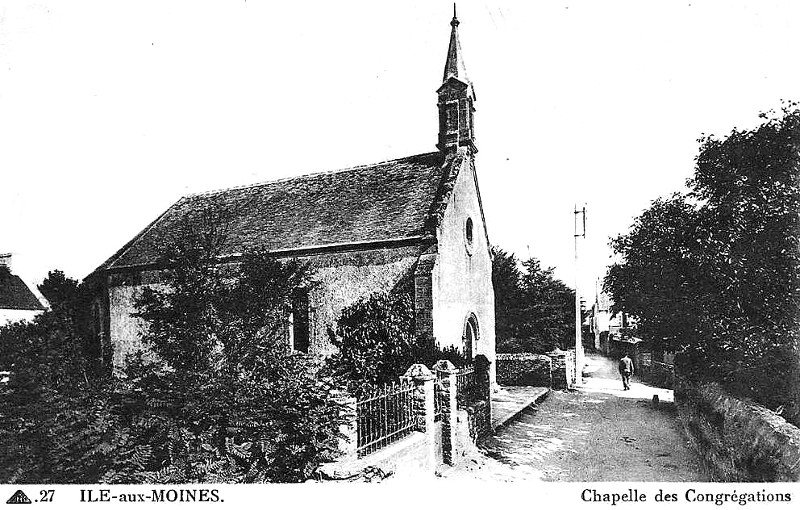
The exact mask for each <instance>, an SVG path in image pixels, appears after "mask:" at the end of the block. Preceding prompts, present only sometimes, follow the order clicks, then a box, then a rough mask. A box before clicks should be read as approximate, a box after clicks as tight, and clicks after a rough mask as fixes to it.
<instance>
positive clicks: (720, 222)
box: [605, 103, 800, 423]
mask: <svg viewBox="0 0 800 510" xmlns="http://www.w3.org/2000/svg"><path fill="white" fill-rule="evenodd" d="M761 117H762V119H764V122H763V123H762V124H761V125H760V126H758V127H757V128H755V129H753V130H737V129H734V130H733V131H732V132H731V133H730V134H729V135H728V136H727V137H725V138H723V139H717V138H715V137H712V136H707V137H703V138H701V139H700V140H699V142H700V152H699V155H698V156H697V159H696V168H695V174H694V177H693V178H692V179H690V180H689V181H688V185H689V188H690V192H689V193H688V194H686V195H673V196H672V197H671V198H668V199H660V200H657V201H655V202H654V203H653V204H652V206H651V207H650V209H648V210H647V211H645V213H643V214H642V215H641V216H640V217H639V218H638V219H637V220H636V222H635V223H634V226H633V228H632V229H631V231H630V232H629V233H628V234H625V235H622V236H620V237H618V238H617V239H615V240H614V241H613V243H612V246H613V247H614V249H615V251H616V252H617V253H618V254H619V255H621V257H622V262H620V263H619V264H616V265H614V266H612V267H611V268H610V270H609V273H608V275H607V276H606V279H605V288H606V289H607V290H608V291H609V292H610V293H611V295H612V296H613V298H614V301H615V305H616V307H617V308H619V309H625V310H626V311H628V312H631V313H633V314H635V315H636V316H637V317H638V318H639V321H640V322H639V333H640V334H641V335H643V336H645V337H647V338H648V339H649V340H651V341H653V342H655V343H656V344H660V345H661V346H663V348H664V349H665V350H676V351H679V352H680V353H681V358H680V361H681V364H682V366H683V369H684V371H685V372H686V373H687V374H688V375H689V376H690V377H694V378H697V379H700V380H715V381H718V382H721V383H723V384H724V385H725V386H726V387H727V388H728V389H729V390H731V391H733V392H735V393H737V394H740V395H744V396H748V397H752V398H754V399H756V400H758V401H760V402H762V403H764V404H765V405H767V406H768V407H771V408H774V409H780V410H783V412H784V414H785V415H786V416H787V418H789V419H792V420H794V421H795V422H796V423H798V422H800V401H798V394H800V373H799V371H800V368H798V366H800V363H798V336H800V249H799V247H800V245H798V233H800V217H799V216H798V211H800V158H798V147H800V111H799V110H797V108H796V106H795V105H794V104H791V103H790V104H787V105H786V106H785V108H784V110H783V111H782V112H781V113H780V114H776V113H774V112H770V113H769V114H762V116H761Z"/></svg>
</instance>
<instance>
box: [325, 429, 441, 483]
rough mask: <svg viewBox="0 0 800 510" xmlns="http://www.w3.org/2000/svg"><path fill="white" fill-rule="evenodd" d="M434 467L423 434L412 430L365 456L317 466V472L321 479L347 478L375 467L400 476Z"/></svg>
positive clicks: (385, 473)
mask: <svg viewBox="0 0 800 510" xmlns="http://www.w3.org/2000/svg"><path fill="white" fill-rule="evenodd" d="M439 428H440V429H441V427H439ZM435 467H436V466H435V465H433V464H432V463H431V459H430V456H429V454H428V445H427V441H426V438H425V434H424V433H422V432H414V433H412V434H411V435H410V436H408V437H406V438H403V439H401V440H400V441H398V442H396V443H394V444H391V445H389V446H387V447H386V448H383V449H380V450H378V451H376V452H375V453H372V454H370V455H367V456H366V457H361V458H353V459H347V460H344V461H340V462H335V463H330V464H326V465H323V466H320V468H319V469H318V473H319V475H321V478H322V479H324V480H349V479H356V478H358V477H359V476H361V475H362V474H363V473H364V472H365V471H366V470H368V469H378V470H380V471H381V472H382V473H383V474H384V475H389V476H392V477H394V478H403V477H409V476H416V475H418V474H419V473H428V472H433V470H434V468H435Z"/></svg>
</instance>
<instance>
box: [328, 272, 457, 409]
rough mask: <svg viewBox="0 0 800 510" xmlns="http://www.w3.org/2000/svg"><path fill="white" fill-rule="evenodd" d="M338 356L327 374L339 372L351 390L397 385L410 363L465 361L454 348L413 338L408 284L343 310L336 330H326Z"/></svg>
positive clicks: (412, 316)
mask: <svg viewBox="0 0 800 510" xmlns="http://www.w3.org/2000/svg"><path fill="white" fill-rule="evenodd" d="M329 335H330V338H331V342H332V344H333V345H334V346H336V347H337V348H338V352H337V353H336V354H334V355H333V356H331V357H330V358H329V359H328V362H327V367H328V370H330V371H332V372H333V373H337V374H339V375H340V376H341V377H342V378H343V379H344V380H345V381H347V383H348V388H349V390H350V391H351V392H353V393H356V394H359V393H361V392H362V391H365V390H368V389H369V388H372V387H374V386H375V385H381V384H389V383H393V382H397V379H398V377H399V376H401V375H403V374H404V373H405V372H406V370H408V367H410V366H411V365H413V364H414V363H422V364H425V365H427V366H429V367H430V366H432V365H433V364H434V363H435V362H436V361H438V360H440V359H446V360H448V361H451V362H452V363H453V364H455V365H456V366H463V365H464V364H465V363H467V360H465V359H464V356H463V353H461V352H460V351H459V350H458V349H457V348H454V347H449V348H444V349H442V348H439V347H437V346H436V345H435V340H434V339H433V338H431V337H425V338H418V337H417V336H416V334H415V322H414V301H413V298H412V295H411V291H410V286H409V284H408V282H401V283H400V284H399V285H398V286H397V288H396V289H394V290H393V291H391V292H388V293H386V292H379V293H376V294H373V295H372V296H369V297H368V298H364V299H361V300H359V301H358V302H356V303H354V304H353V305H351V306H349V307H347V308H345V309H344V310H343V311H342V315H341V318H340V319H339V322H338V325H337V328H336V332H333V331H330V332H329Z"/></svg>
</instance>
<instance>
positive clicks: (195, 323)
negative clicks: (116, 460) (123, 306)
mask: <svg viewBox="0 0 800 510" xmlns="http://www.w3.org/2000/svg"><path fill="white" fill-rule="evenodd" d="M207 241H208V239H204V238H199V239H198V238H194V239H193V240H191V241H190V242H185V243H182V244H180V245H176V246H175V248H174V249H173V250H172V251H170V252H169V269H168V270H167V272H166V275H167V280H166V281H167V283H168V286H166V287H165V288H150V289H148V290H145V291H144V292H143V293H142V296H141V298H140V300H139V303H138V304H139V306H140V312H139V317H141V318H142V319H144V320H145V321H146V322H147V325H148V327H147V331H146V333H145V334H144V337H143V340H144V342H145V343H146V344H147V345H149V346H150V348H151V351H152V353H154V354H155V355H157V358H158V360H157V361H151V360H148V359H147V356H146V354H144V353H143V354H140V355H139V356H138V357H137V358H136V359H134V360H132V363H130V364H129V367H128V370H127V376H128V379H129V381H130V392H131V394H134V395H141V397H138V398H137V405H138V406H139V407H140V408H141V409H142V411H141V420H142V421H140V423H139V424H138V425H136V424H134V426H138V427H144V431H145V432H146V434H144V435H143V436H141V437H140V438H139V439H140V442H139V443H138V444H137V445H136V447H137V448H140V449H141V451H143V452H147V453H148V455H146V456H144V457H143V459H144V461H145V462H144V467H145V469H143V470H140V471H138V472H134V473H130V472H120V473H119V474H118V475H117V477H115V478H113V480H114V481H135V480H137V479H142V477H144V479H148V480H159V479H161V480H164V479H166V480H169V481H181V482H203V481H251V482H252V481H301V480H304V479H307V478H308V477H309V476H310V475H311V473H312V471H313V469H314V468H315V467H316V466H317V465H318V463H319V462H321V461H324V460H325V459H329V458H331V457H332V456H333V454H334V453H335V452H336V446H337V441H336V439H337V434H338V425H339V423H340V421H341V418H340V408H339V406H338V405H336V404H335V403H334V402H333V401H332V400H331V399H330V398H329V397H330V395H329V392H330V390H331V389H333V388H335V387H336V386H337V383H336V381H334V380H331V379H328V378H324V377H318V369H319V368H320V367H319V364H318V362H316V361H315V360H314V359H313V358H312V357H309V356H306V355H303V354H300V353H291V352H289V349H288V344H287V337H286V333H285V332H286V326H287V322H286V318H287V317H288V310H289V305H290V299H291V296H292V294H293V293H294V292H295V291H297V290H298V289H299V288H300V287H303V286H306V285H309V284H310V282H309V281H308V277H307V271H306V269H305V267H304V266H302V265H300V264H298V263H297V262H286V263H283V262H280V261H277V260H275V259H273V258H271V257H270V256H269V255H267V254H266V253H263V252H258V251H254V252H250V253H247V254H245V255H244V256H243V257H242V260H241V263H237V264H214V263H212V262H214V261H216V260H217V259H218V255H219V253H218V251H216V248H215V247H216V246H221V243H216V242H215V243H212V244H209V243H208V242H207ZM148 445H149V446H150V450H145V449H144V448H145V447H147V446H148Z"/></svg>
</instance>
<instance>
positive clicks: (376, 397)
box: [356, 383, 417, 457]
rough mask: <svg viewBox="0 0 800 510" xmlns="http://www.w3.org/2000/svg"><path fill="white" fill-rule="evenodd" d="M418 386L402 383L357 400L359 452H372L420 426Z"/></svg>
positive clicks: (360, 454) (365, 453)
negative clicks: (416, 411) (415, 394)
mask: <svg viewBox="0 0 800 510" xmlns="http://www.w3.org/2000/svg"><path fill="white" fill-rule="evenodd" d="M413 392H414V385H413V384H412V383H399V384H394V385H390V386H384V387H382V388H376V389H375V390H374V391H373V392H371V393H368V394H367V395H365V396H362V397H361V398H360V399H359V400H358V401H357V402H356V420H357V428H356V434H357V437H358V440H357V447H356V449H357V452H358V456H359V457H363V456H364V455H368V454H370V453H372V452H374V451H376V450H379V449H381V448H383V447H384V446H387V445H389V444H391V443H393V442H395V441H399V440H400V439H402V438H404V437H406V436H408V435H409V434H411V432H413V431H414V429H415V428H416V426H417V422H416V419H415V416H414V399H413Z"/></svg>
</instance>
